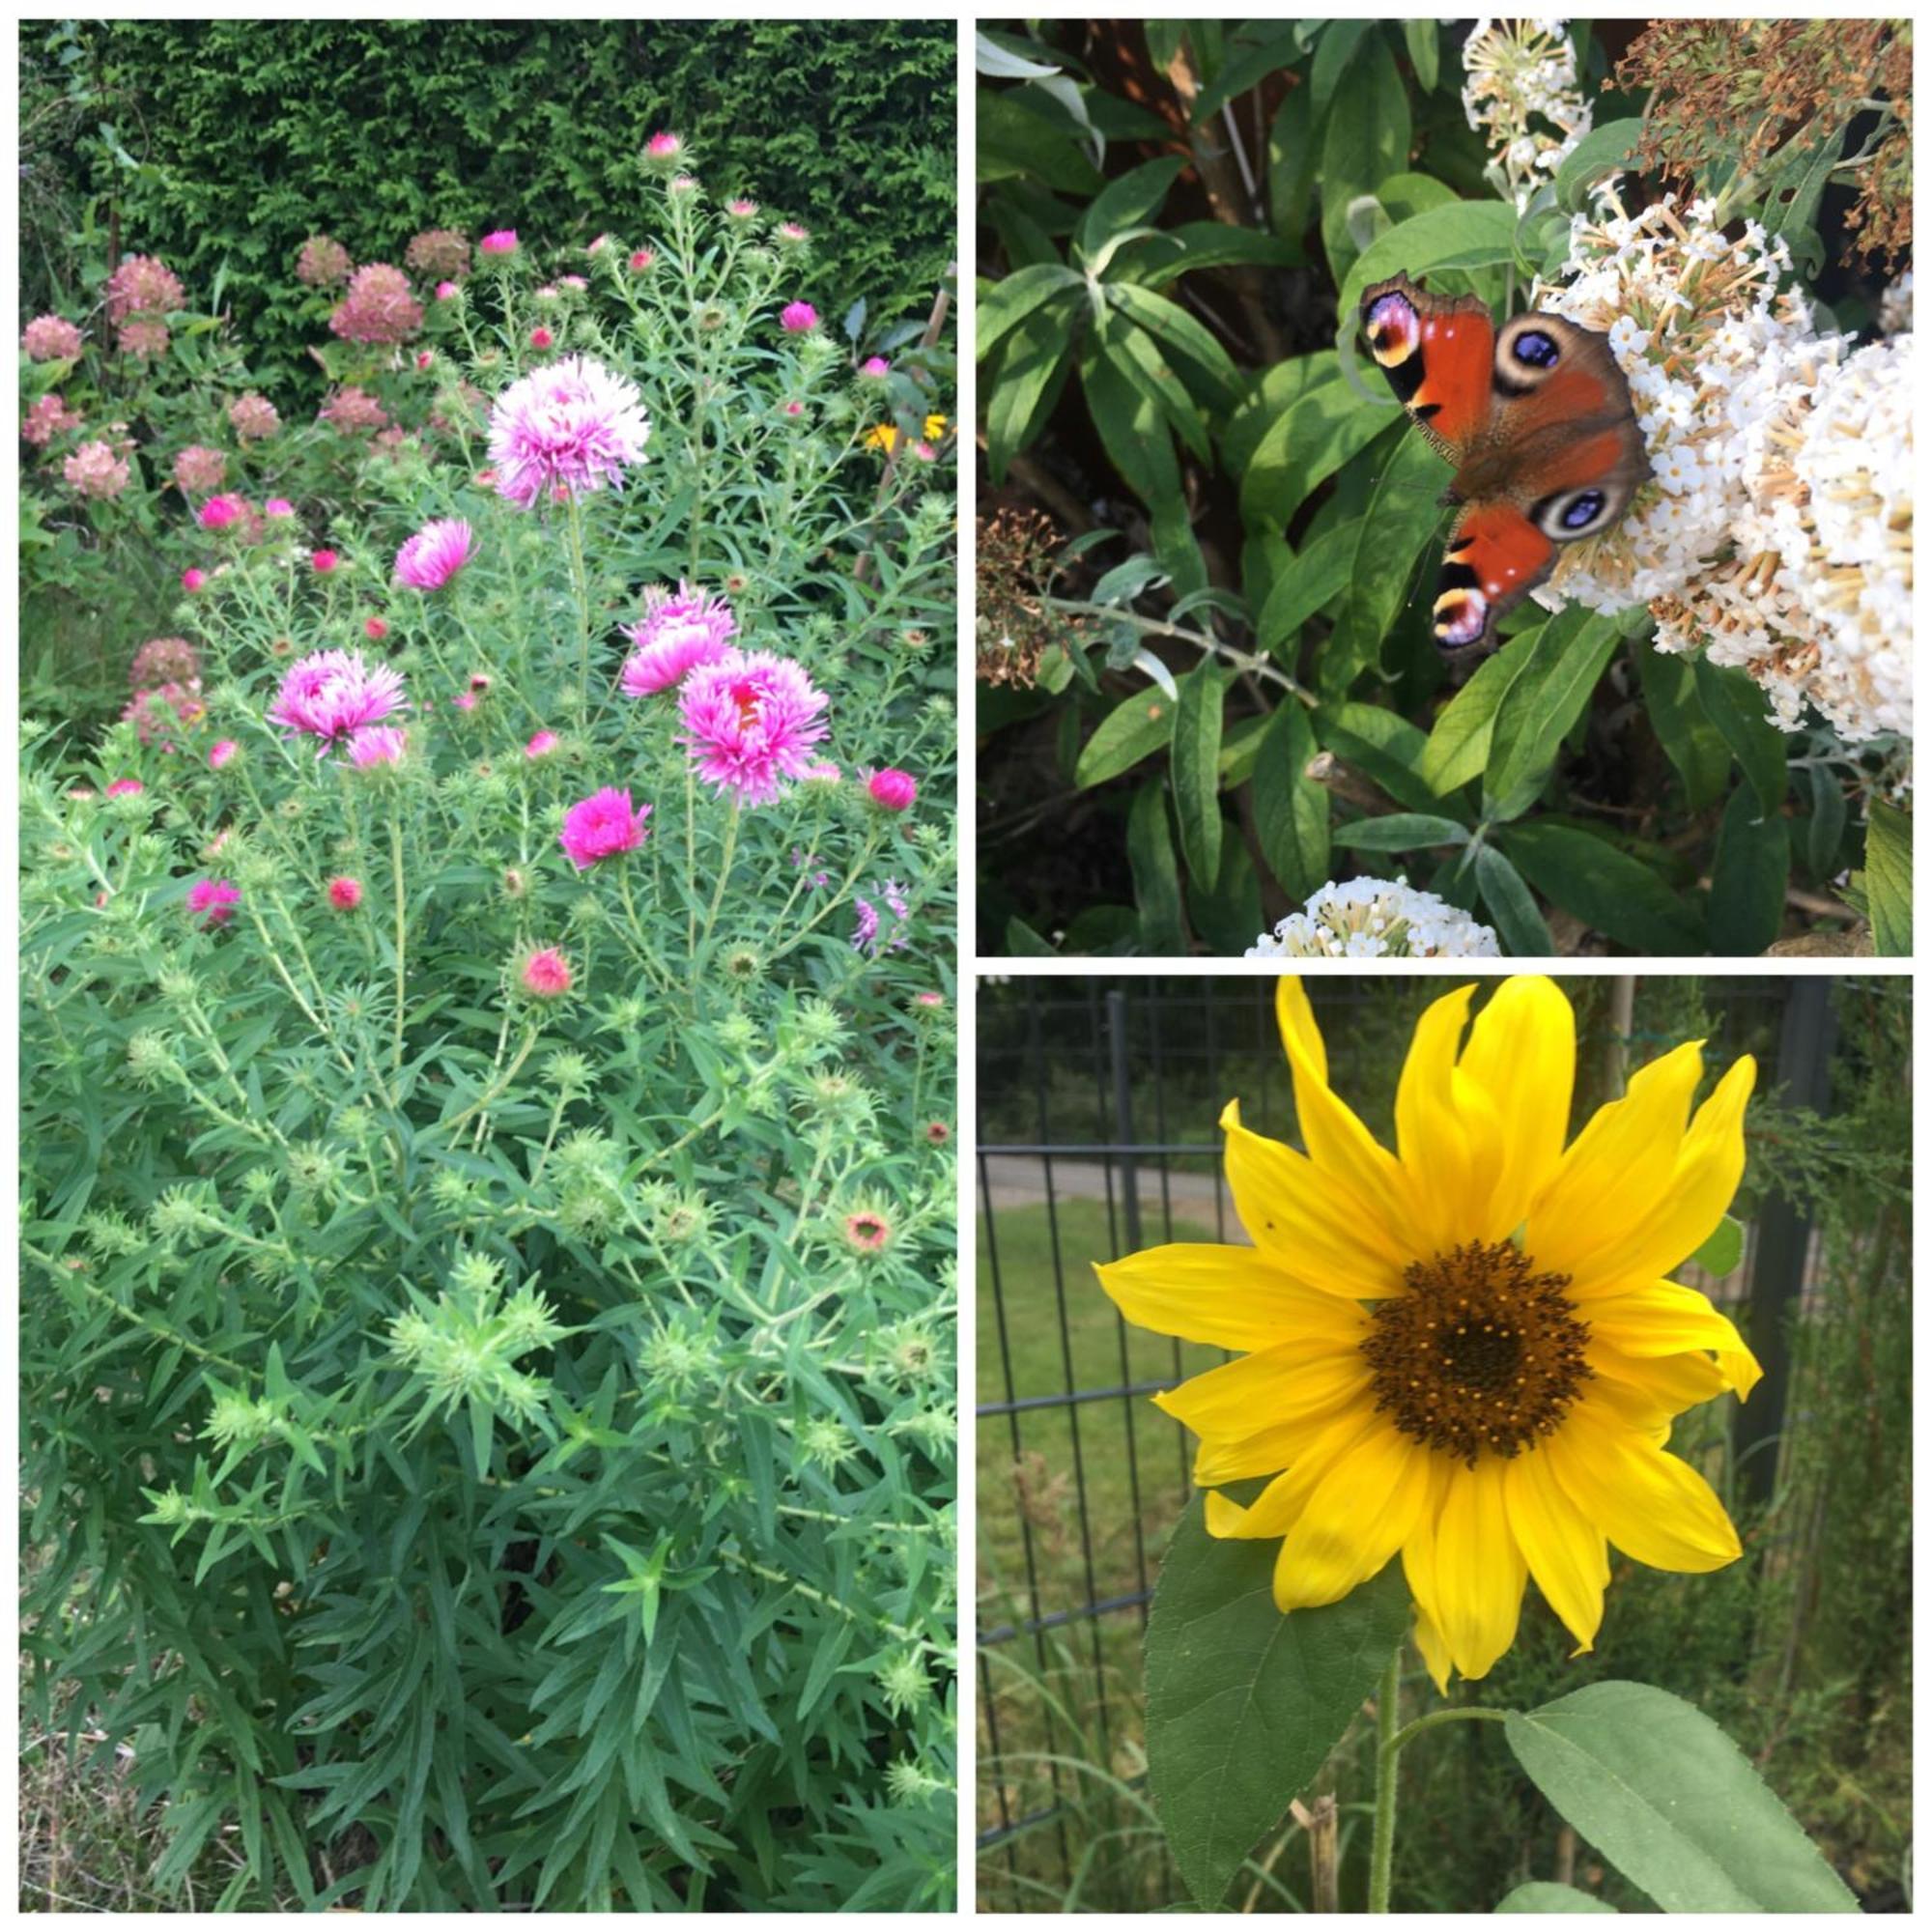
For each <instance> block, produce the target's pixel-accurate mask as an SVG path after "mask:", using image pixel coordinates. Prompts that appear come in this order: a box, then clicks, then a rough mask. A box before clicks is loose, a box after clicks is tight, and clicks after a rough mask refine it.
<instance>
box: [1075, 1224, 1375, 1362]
mask: <svg viewBox="0 0 1932 1932" xmlns="http://www.w3.org/2000/svg"><path fill="white" fill-rule="evenodd" d="M1094 1273H1095V1274H1096V1275H1098V1276H1099V1278H1100V1286H1101V1287H1102V1288H1103V1289H1105V1290H1106V1292H1107V1293H1108V1294H1109V1295H1111V1296H1112V1297H1113V1301H1114V1305H1115V1306H1116V1307H1117V1308H1118V1309H1119V1310H1120V1311H1121V1313H1122V1315H1123V1316H1125V1317H1126V1319H1127V1320H1128V1321H1131V1322H1133V1323H1134V1325H1135V1326H1136V1327H1139V1328H1151V1329H1152V1330H1153V1331H1154V1333H1155V1334H1157V1335H1179V1337H1180V1339H1181V1340H1182V1341H1183V1342H1208V1343H1211V1344H1212V1345H1213V1346H1214V1347H1215V1348H1217V1349H1241V1350H1247V1349H1270V1348H1273V1347H1274V1346H1275V1345H1276V1344H1277V1343H1281V1342H1293V1341H1295V1340H1297V1339H1301V1338H1310V1339H1315V1340H1320V1339H1321V1338H1322V1337H1324V1336H1332V1335H1334V1334H1335V1333H1336V1332H1337V1327H1336V1322H1337V1315H1338V1312H1339V1304H1338V1302H1337V1300H1336V1298H1335V1296H1333V1295H1330V1294H1322V1293H1319V1292H1318V1291H1317V1290H1315V1289H1312V1288H1309V1287H1307V1286H1305V1285H1304V1284H1303V1283H1301V1282H1298V1281H1296V1280H1294V1279H1293V1277H1292V1276H1290V1275H1286V1274H1284V1273H1282V1271H1281V1270H1280V1269H1279V1268H1277V1267H1274V1266H1272V1265H1271V1264H1269V1263H1268V1261H1267V1260H1266V1259H1265V1257H1264V1256H1262V1255H1260V1254H1257V1253H1256V1252H1255V1250H1254V1249H1253V1248H1236V1247H1232V1246H1222V1245H1220V1244H1219V1243H1217V1242H1213V1241H1174V1242H1171V1243H1169V1244H1168V1245H1167V1246H1166V1247H1160V1248H1144V1249H1143V1250H1142V1251H1141V1252H1140V1253H1139V1254H1137V1255H1128V1256H1126V1257H1125V1258H1124V1259H1123V1260H1121V1261H1118V1262H1096V1263H1095V1264H1094Z"/></svg>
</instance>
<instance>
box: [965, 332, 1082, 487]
mask: <svg viewBox="0 0 1932 1932" xmlns="http://www.w3.org/2000/svg"><path fill="white" fill-rule="evenodd" d="M1070 346H1071V331H1070V330H1069V329H1068V327H1066V318H1065V317H1064V316H1057V315H1056V314H1055V311H1054V308H1053V306H1052V304H1051V303H1048V304H1043V305H1042V306H1041V307H1039V308H1037V309H1036V310H1035V311H1034V312H1033V314H1031V315H1029V316H1028V317H1026V318H1025V320H1024V321H1022V322H1021V323H1020V324H1019V326H1018V327H1016V328H1015V329H1014V330H1013V331H1012V333H1011V334H1010V335H1009V337H1008V338H1007V343H1006V349H1005V352H1004V353H1003V354H1002V355H1001V357H1000V367H999V371H998V374H997V375H995V376H993V377H992V378H991V379H990V381H989V383H988V384H987V388H988V393H987V396H986V467H987V469H988V470H989V471H990V472H991V474H992V478H993V481H994V482H995V483H1002V482H1004V481H1005V480H1006V474H1007V466H1008V465H1009V463H1010V462H1011V461H1012V460H1013V458H1014V456H1015V455H1016V454H1018V452H1019V451H1020V450H1022V449H1024V448H1026V446H1027V445H1028V443H1030V442H1031V441H1032V440H1033V439H1034V437H1035V436H1037V434H1038V429H1039V424H1040V421H1041V420H1042V419H1043V418H1044V416H1045V415H1046V413H1047V412H1049V411H1050V410H1051V409H1052V407H1053V401H1054V399H1055V398H1057V397H1058V395H1059V393H1060V390H1061V389H1062V388H1063V387H1064V386H1065V382H1066V377H1067V373H1068V372H1069V370H1070V369H1071V368H1072V366H1073V365H1072V361H1071V358H1070V356H1069V355H1068V353H1067V352H1068V350H1069V348H1070Z"/></svg>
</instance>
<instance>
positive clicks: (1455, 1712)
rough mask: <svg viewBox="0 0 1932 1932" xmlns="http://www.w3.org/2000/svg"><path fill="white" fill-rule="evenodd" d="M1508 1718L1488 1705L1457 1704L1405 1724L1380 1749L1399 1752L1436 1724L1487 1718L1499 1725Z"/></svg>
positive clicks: (1507, 1714)
mask: <svg viewBox="0 0 1932 1932" xmlns="http://www.w3.org/2000/svg"><path fill="white" fill-rule="evenodd" d="M1508 1716H1509V1713H1508V1712H1507V1711H1498V1710H1494V1709H1492V1707H1491V1706H1490V1705H1488V1704H1458V1705H1456V1706H1455V1707H1454V1708H1453V1709H1450V1710H1445V1711H1431V1712H1430V1713H1429V1715H1428V1716H1427V1717H1426V1718H1417V1719H1415V1721H1414V1722H1413V1723H1409V1724H1405V1725H1404V1726H1403V1727H1402V1729H1401V1730H1399V1731H1398V1732H1397V1733H1396V1734H1395V1736H1394V1737H1392V1738H1390V1739H1389V1740H1388V1742H1387V1743H1386V1744H1384V1745H1383V1746H1382V1749H1383V1750H1385V1751H1399V1750H1401V1749H1402V1747H1403V1746H1404V1745H1406V1744H1407V1743H1408V1741H1409V1740H1410V1739H1411V1738H1413V1737H1415V1736H1417V1735H1419V1734H1420V1733H1421V1732H1423V1731H1429V1730H1434V1729H1435V1726H1436V1725H1437V1724H1452V1723H1454V1722H1455V1721H1456V1719H1458V1718H1487V1719H1489V1720H1490V1722H1492V1723H1493V1724H1500V1723H1501V1722H1502V1721H1503V1720H1504V1719H1506V1718H1507V1717H1508Z"/></svg>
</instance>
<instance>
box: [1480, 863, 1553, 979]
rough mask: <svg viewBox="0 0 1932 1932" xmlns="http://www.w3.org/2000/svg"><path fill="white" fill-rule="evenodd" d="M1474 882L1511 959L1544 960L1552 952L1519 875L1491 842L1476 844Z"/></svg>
mask: <svg viewBox="0 0 1932 1932" xmlns="http://www.w3.org/2000/svg"><path fill="white" fill-rule="evenodd" d="M1476 885H1477V888H1478V889H1479V890H1480V892H1481V893H1482V895H1483V904H1484V905H1485V906H1486V907H1487V908H1488V910H1489V915H1490V917H1491V919H1492V920H1493V921H1494V922H1495V927H1496V937H1497V939H1499V940H1500V941H1501V942H1502V948H1503V951H1504V952H1507V953H1508V954H1509V956H1510V957H1511V958H1512V959H1547V958H1548V957H1549V956H1550V954H1552V953H1553V952H1555V951H1556V942H1555V941H1554V940H1553V939H1551V938H1550V936H1549V927H1548V924H1546V923H1545V922H1544V918H1543V914H1542V913H1541V911H1539V910H1538V908H1537V903H1536V900H1535V898H1534V897H1533V896H1532V895H1531V894H1530V890H1529V888H1528V887H1527V886H1526V885H1524V884H1523V881H1522V874H1521V873H1520V872H1519V871H1518V870H1517V868H1516V867H1514V866H1512V865H1511V864H1510V862H1509V861H1508V860H1507V859H1505V858H1504V857H1503V855H1502V854H1501V853H1500V852H1498V851H1497V850H1496V848H1495V847H1494V846H1493V845H1479V846H1477V847H1476Z"/></svg>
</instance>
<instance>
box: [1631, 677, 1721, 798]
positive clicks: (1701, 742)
mask: <svg viewBox="0 0 1932 1932" xmlns="http://www.w3.org/2000/svg"><path fill="white" fill-rule="evenodd" d="M1635 657H1636V668H1637V676H1638V679H1639V680H1640V681H1641V683H1642V685H1643V708H1644V711H1645V713H1646V714H1647V715H1648V717H1649V719H1650V723H1651V728H1652V729H1653V730H1655V731H1656V733H1657V741H1658V743H1659V744H1660V745H1662V747H1663V754H1664V756H1665V757H1667V758H1668V759H1669V760H1670V762H1671V764H1672V765H1673V766H1674V767H1675V768H1676V772H1677V776H1678V777H1679V778H1680V779H1682V780H1683V781H1684V800H1685V803H1686V804H1687V805H1688V806H1689V807H1690V810H1692V811H1702V810H1705V809H1706V808H1707V807H1709V806H1713V805H1716V804H1717V802H1718V801H1719V799H1720V798H1722V797H1723V795H1724V786H1725V785H1726V783H1728V781H1729V780H1730V776H1731V748H1730V747H1729V746H1728V745H1727V744H1725V743H1724V740H1723V737H1722V735H1721V733H1719V730H1718V727H1717V726H1716V725H1713V724H1712V723H1711V720H1710V716H1709V714H1708V713H1707V712H1706V711H1705V709H1704V707H1703V705H1702V704H1701V703H1700V702H1699V701H1698V697H1697V673H1696V668H1695V667H1694V666H1693V664H1692V663H1691V661H1690V659H1689V658H1688V657H1681V656H1676V655H1674V654H1666V653H1665V652H1663V651H1660V650H1658V649H1656V648H1655V647H1654V646H1652V645H1650V644H1638V645H1637V646H1636V650H1635Z"/></svg>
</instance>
